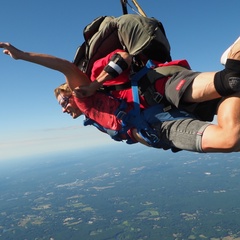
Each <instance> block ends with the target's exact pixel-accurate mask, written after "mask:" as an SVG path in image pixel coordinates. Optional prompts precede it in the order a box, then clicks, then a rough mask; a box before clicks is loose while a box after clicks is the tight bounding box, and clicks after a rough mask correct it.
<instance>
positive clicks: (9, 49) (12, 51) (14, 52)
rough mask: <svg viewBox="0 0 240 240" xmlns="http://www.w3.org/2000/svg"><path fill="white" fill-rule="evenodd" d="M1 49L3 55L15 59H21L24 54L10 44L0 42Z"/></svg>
mask: <svg viewBox="0 0 240 240" xmlns="http://www.w3.org/2000/svg"><path fill="white" fill-rule="evenodd" d="M0 48H3V53H4V54H6V55H9V56H10V57H12V58H13V59H19V58H20V56H21V54H22V53H23V52H22V51H21V50H19V49H17V48H15V47H14V46H12V45H11V44H10V43H4V42H0Z"/></svg>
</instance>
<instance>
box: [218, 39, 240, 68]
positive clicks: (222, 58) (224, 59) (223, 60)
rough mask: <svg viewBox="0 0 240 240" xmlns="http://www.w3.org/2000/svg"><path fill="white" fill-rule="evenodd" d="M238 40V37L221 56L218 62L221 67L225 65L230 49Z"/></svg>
mask: <svg viewBox="0 0 240 240" xmlns="http://www.w3.org/2000/svg"><path fill="white" fill-rule="evenodd" d="M239 40H240V37H239V38H238V39H237V40H236V41H235V42H234V43H233V44H232V45H231V46H230V47H229V48H228V49H227V50H226V51H225V52H224V53H223V54H222V56H221V59H220V62H221V64H222V65H225V64H226V61H227V58H228V54H229V52H230V50H231V49H232V47H233V45H234V44H235V43H236V42H237V41H239Z"/></svg>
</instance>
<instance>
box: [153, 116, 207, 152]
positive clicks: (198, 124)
mask: <svg viewBox="0 0 240 240" xmlns="http://www.w3.org/2000/svg"><path fill="white" fill-rule="evenodd" d="M209 125H210V123H206V122H202V121H199V120H196V119H181V120H176V121H166V122H164V123H162V124H160V123H159V124H154V125H153V127H154V129H155V130H156V131H157V134H158V136H159V138H160V139H161V140H162V141H164V142H165V143H166V144H169V145H170V146H171V147H176V148H180V149H183V150H187V151H194V152H203V150H202V135H203V132H204V130H205V129H206V127H207V126H209Z"/></svg>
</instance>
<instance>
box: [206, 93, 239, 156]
mask: <svg viewBox="0 0 240 240" xmlns="http://www.w3.org/2000/svg"><path fill="white" fill-rule="evenodd" d="M239 107H240V93H237V94H234V95H232V96H231V97H228V98H225V99H223V101H222V102H221V103H220V105H219V108H218V113H217V115H218V119H217V120H218V125H210V126H208V127H207V128H206V129H205V131H204V133H203V137H202V149H203V151H204V152H238V151H240V110H239Z"/></svg>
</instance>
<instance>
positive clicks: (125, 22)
mask: <svg viewBox="0 0 240 240" xmlns="http://www.w3.org/2000/svg"><path fill="white" fill-rule="evenodd" d="M83 36H84V40H85V41H84V42H83V43H82V45H81V46H80V47H78V49H77V51H76V54H75V57H74V60H73V63H74V64H75V65H76V66H78V68H79V69H80V70H81V71H83V72H84V73H86V74H87V75H88V76H90V73H91V69H92V66H93V63H94V62H95V61H96V60H98V59H100V58H102V57H105V56H106V55H107V54H109V53H110V52H112V51H114V50H116V49H123V50H125V51H126V52H128V53H129V54H131V55H133V56H139V55H141V56H143V57H144V58H145V59H151V60H156V61H158V62H162V63H164V62H169V61H171V54H170V44H169V41H168V39H167V37H166V33H165V29H164V27H163V25H162V23H161V22H160V21H158V20H157V19H155V18H148V17H145V16H142V15H137V14H124V15H122V16H120V17H113V16H100V17H98V18H96V19H95V20H93V21H92V22H91V23H90V24H88V25H87V26H86V27H85V28H84V30H83Z"/></svg>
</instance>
